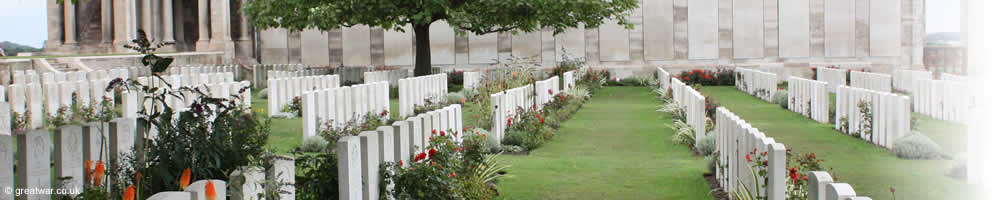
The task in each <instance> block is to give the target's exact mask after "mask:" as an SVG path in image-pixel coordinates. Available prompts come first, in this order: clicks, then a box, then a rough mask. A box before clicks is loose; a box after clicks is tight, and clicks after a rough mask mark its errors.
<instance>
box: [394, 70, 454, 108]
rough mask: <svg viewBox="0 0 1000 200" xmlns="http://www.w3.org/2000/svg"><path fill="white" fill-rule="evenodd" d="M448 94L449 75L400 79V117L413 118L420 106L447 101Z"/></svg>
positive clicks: (440, 74) (441, 74)
mask: <svg viewBox="0 0 1000 200" xmlns="http://www.w3.org/2000/svg"><path fill="white" fill-rule="evenodd" d="M447 94H448V75H447V74H443V73H439V74H433V75H427V76H420V77H412V78H405V79H399V116H400V117H404V118H405V117H410V116H413V114H414V110H416V108H417V107H419V106H428V105H426V104H427V103H428V101H429V102H430V103H432V104H436V103H440V102H442V101H444V100H445V96H446V95H447Z"/></svg>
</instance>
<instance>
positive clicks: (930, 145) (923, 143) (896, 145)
mask: <svg viewBox="0 0 1000 200" xmlns="http://www.w3.org/2000/svg"><path fill="white" fill-rule="evenodd" d="M892 153H893V154H896V157H899V158H903V159H939V158H942V157H943V156H944V155H945V154H944V153H942V151H941V146H938V144H937V143H934V141H933V140H931V139H930V138H927V136H924V135H923V134H920V133H919V132H912V133H910V135H907V136H904V137H902V138H899V140H896V141H895V142H893V147H892Z"/></svg>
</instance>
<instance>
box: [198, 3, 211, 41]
mask: <svg viewBox="0 0 1000 200" xmlns="http://www.w3.org/2000/svg"><path fill="white" fill-rule="evenodd" d="M208 20H209V19H208V0H198V42H196V43H195V50H197V51H206V50H208V40H209V36H208V30H209V29H208Z"/></svg>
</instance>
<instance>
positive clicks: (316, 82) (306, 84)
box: [267, 71, 341, 117]
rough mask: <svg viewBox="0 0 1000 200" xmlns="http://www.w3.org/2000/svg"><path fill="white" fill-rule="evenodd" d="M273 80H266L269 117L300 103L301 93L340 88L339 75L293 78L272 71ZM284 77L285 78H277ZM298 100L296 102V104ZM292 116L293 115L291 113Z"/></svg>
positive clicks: (290, 74)
mask: <svg viewBox="0 0 1000 200" xmlns="http://www.w3.org/2000/svg"><path fill="white" fill-rule="evenodd" d="M273 72H274V73H273V75H274V77H276V78H275V79H268V80H267V81H268V85H270V86H271V87H268V90H267V93H268V94H267V96H268V101H267V110H268V115H269V116H272V117H274V116H277V115H278V113H282V112H285V111H289V109H288V107H290V106H292V105H291V104H294V103H299V104H301V103H302V99H301V95H302V93H303V92H306V91H312V90H322V89H329V88H337V87H340V82H341V80H340V76H339V75H318V76H294V75H293V73H290V72H281V71H273ZM278 77H286V78H278ZM296 98H298V99H299V100H298V102H296V100H295V99H296ZM293 114H294V113H293Z"/></svg>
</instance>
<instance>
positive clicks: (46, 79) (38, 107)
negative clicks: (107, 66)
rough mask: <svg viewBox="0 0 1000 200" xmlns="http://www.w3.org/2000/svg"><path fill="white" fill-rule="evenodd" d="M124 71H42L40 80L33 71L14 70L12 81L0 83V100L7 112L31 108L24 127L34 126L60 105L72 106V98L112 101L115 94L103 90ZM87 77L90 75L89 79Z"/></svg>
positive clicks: (22, 112) (82, 102)
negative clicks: (5, 103) (3, 85)
mask: <svg viewBox="0 0 1000 200" xmlns="http://www.w3.org/2000/svg"><path fill="white" fill-rule="evenodd" d="M123 72H124V70H110V71H105V70H95V71H92V72H72V73H62V72H49V73H44V74H42V76H41V77H42V78H41V80H39V76H38V74H37V73H35V72H34V71H33V70H28V71H15V72H14V77H13V78H14V82H15V83H14V84H11V85H8V87H6V88H4V87H2V86H0V94H2V95H0V96H2V97H0V101H8V100H9V102H10V109H11V110H8V112H13V113H16V114H18V115H25V114H26V113H28V112H29V111H30V116H22V117H29V121H28V122H27V125H28V126H27V128H29V129H35V128H40V127H42V126H43V125H44V122H43V121H44V120H46V119H45V118H48V117H51V116H55V114H56V113H57V112H58V110H59V109H60V108H62V107H67V108H69V106H71V104H72V103H73V100H74V99H73V97H74V96H76V100H77V101H78V103H79V104H80V105H81V106H85V107H90V106H94V104H99V103H100V101H101V100H104V99H106V98H107V99H109V100H114V94H113V93H110V92H105V88H106V87H107V86H108V83H109V82H110V81H111V79H110V78H117V77H118V76H127V74H124V73H123ZM88 77H93V79H89V78H88Z"/></svg>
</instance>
